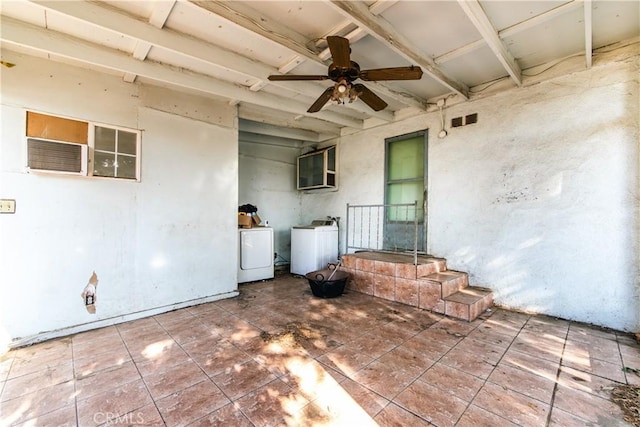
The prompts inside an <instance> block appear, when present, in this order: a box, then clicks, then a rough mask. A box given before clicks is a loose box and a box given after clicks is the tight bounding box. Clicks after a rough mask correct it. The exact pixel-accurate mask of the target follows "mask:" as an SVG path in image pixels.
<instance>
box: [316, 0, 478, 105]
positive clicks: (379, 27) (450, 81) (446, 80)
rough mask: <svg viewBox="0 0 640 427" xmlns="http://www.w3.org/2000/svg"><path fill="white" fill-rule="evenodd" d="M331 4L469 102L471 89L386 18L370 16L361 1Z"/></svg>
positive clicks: (341, 1)
mask: <svg viewBox="0 0 640 427" xmlns="http://www.w3.org/2000/svg"><path fill="white" fill-rule="evenodd" d="M328 4H331V5H333V6H334V8H335V9H336V10H337V11H339V12H340V13H342V14H343V15H345V16H346V17H347V18H349V19H351V20H353V21H354V22H355V23H356V24H358V26H359V27H361V28H363V29H365V30H366V31H367V32H368V33H369V34H370V35H372V36H373V37H375V38H377V39H378V40H380V41H382V42H383V43H385V44H386V45H387V46H389V47H390V48H391V49H393V50H394V51H395V52H397V53H398V54H400V55H401V56H402V57H404V58H406V59H407V60H408V61H410V62H412V63H414V64H416V65H419V66H420V67H421V68H422V69H423V70H424V71H425V72H426V73H427V74H429V75H430V76H431V77H432V78H433V79H435V80H436V81H438V82H439V83H440V84H442V85H443V86H445V87H447V88H448V89H450V90H452V91H453V92H455V93H457V94H459V95H461V96H462V97H464V98H465V99H469V88H468V87H467V86H466V85H465V84H464V83H461V82H459V81H457V80H456V79H455V78H453V77H451V76H448V75H446V74H445V73H444V72H443V71H442V70H440V69H439V68H438V66H437V65H436V64H435V62H433V60H432V59H431V58H430V57H429V55H427V54H425V53H424V52H421V51H420V49H419V48H418V47H417V46H415V45H414V44H413V43H412V42H410V41H409V40H408V39H407V38H406V37H405V36H404V35H402V34H401V33H399V32H398V31H396V30H395V28H394V27H393V26H392V25H391V24H390V23H389V22H388V21H386V20H385V19H384V18H382V17H381V16H376V15H374V14H373V13H371V11H370V10H369V8H368V7H367V5H366V4H365V3H363V2H361V1H345V0H329V1H328Z"/></svg>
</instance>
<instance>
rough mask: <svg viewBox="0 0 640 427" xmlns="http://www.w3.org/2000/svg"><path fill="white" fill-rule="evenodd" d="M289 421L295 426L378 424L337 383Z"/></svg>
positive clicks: (364, 426) (366, 426)
mask: <svg viewBox="0 0 640 427" xmlns="http://www.w3.org/2000/svg"><path fill="white" fill-rule="evenodd" d="M356 397H357V396H356ZM288 423H289V425H294V426H311V425H313V426H327V427H329V426H358V427H360V426H363V427H369V426H371V427H374V426H377V424H376V422H375V421H374V420H373V418H372V417H371V415H369V414H368V413H367V411H366V410H365V409H364V408H363V407H362V406H361V405H360V403H358V402H357V401H356V399H354V397H352V396H351V395H350V394H349V393H348V392H347V391H346V390H345V389H344V388H343V387H342V385H335V386H333V387H332V390H327V392H325V393H322V394H321V395H319V396H318V397H317V398H316V399H315V400H314V401H313V402H311V403H309V404H308V405H306V406H305V407H304V408H302V410H301V411H299V412H298V413H297V414H295V415H294V416H293V417H292V418H291V419H290V420H288Z"/></svg>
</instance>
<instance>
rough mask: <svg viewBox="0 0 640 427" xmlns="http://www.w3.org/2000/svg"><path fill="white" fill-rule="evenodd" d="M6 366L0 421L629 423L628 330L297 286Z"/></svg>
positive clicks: (282, 282) (290, 281)
mask: <svg viewBox="0 0 640 427" xmlns="http://www.w3.org/2000/svg"><path fill="white" fill-rule="evenodd" d="M240 289H241V296H240V297H238V298H234V299H230V300H224V301H218V302H215V303H210V304H205V305H200V306H196V307H192V308H187V309H182V310H178V311H174V312H171V313H166V314H162V315H158V316H154V317H152V318H147V319H142V320H137V321H133V322H129V323H124V324H120V325H117V326H112V327H108V328H103V329H100V330H95V331H90V332H85V333H81V334H78V335H74V336H72V337H67V338H61V339H56V340H52V341H48V342H44V343H40V344H37V345H33V346H31V347H26V348H22V349H19V350H15V351H11V352H9V353H8V354H6V355H4V356H2V357H0V390H1V394H0V425H2V426H5V425H24V426H63V425H70V426H74V425H80V426H95V425H158V426H162V425H167V426H176V425H192V426H208V425H224V426H252V425H254V426H275V425H291V426H313V425H318V426H322V425H330V426H340V425H345V426H366V425H380V426H428V425H437V426H454V425H456V426H509V425H525V426H546V425H551V426H563V427H566V426H584V425H603V426H604V425H606V426H624V425H628V424H627V423H625V422H624V421H623V416H622V413H621V410H620V409H619V408H618V407H617V406H616V404H614V403H613V402H612V401H610V399H609V392H610V390H611V387H612V386H614V385H616V384H618V383H622V384H624V383H631V384H639V383H640V377H638V376H637V375H636V374H634V373H632V372H629V373H627V372H625V370H623V367H633V368H640V346H638V344H637V343H636V342H635V341H634V340H633V339H632V338H631V337H630V336H628V335H626V334H623V333H618V332H615V331H604V330H601V329H597V328H591V327H589V326H587V325H584V324H579V323H572V322H567V321H563V320H557V319H553V318H549V317H544V316H529V315H525V314H521V313H514V312H509V311H505V310H500V309H498V310H494V311H492V312H490V313H485V314H484V315H483V316H482V317H481V318H480V319H478V320H476V321H474V322H471V323H467V322H464V321H456V320H451V319H447V318H444V317H442V316H440V315H435V314H432V313H430V312H427V311H423V310H420V309H417V308H415V307H410V306H405V305H402V304H399V303H395V302H391V301H385V300H382V299H378V298H375V297H372V296H368V295H364V294H359V293H357V292H348V293H346V294H345V295H343V296H342V297H340V298H336V299H329V300H323V299H318V298H314V297H312V296H311V293H310V291H309V287H308V285H307V283H306V281H305V280H304V279H303V278H299V277H292V276H289V275H281V276H280V277H278V278H277V279H276V280H273V281H267V282H261V283H254V284H248V285H242V286H241V287H240Z"/></svg>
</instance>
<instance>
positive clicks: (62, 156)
mask: <svg viewBox="0 0 640 427" xmlns="http://www.w3.org/2000/svg"><path fill="white" fill-rule="evenodd" d="M86 164H87V145H86V144H74V143H70V142H60V141H51V140H44V139H35V138H27V167H28V170H29V171H30V172H54V173H65V174H77V175H86V174H87V171H86V167H85V165H86Z"/></svg>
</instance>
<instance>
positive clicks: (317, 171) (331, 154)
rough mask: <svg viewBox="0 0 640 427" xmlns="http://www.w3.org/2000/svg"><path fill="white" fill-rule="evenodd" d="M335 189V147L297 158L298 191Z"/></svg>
mask: <svg viewBox="0 0 640 427" xmlns="http://www.w3.org/2000/svg"><path fill="white" fill-rule="evenodd" d="M335 187H336V147H335V145H334V146H331V147H327V148H323V149H320V150H316V151H312V152H310V153H307V154H303V155H302V156H299V157H298V190H313V189H317V188H335Z"/></svg>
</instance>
